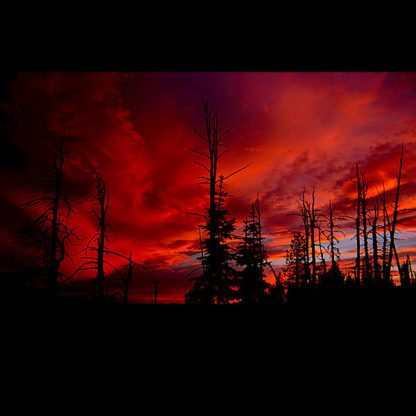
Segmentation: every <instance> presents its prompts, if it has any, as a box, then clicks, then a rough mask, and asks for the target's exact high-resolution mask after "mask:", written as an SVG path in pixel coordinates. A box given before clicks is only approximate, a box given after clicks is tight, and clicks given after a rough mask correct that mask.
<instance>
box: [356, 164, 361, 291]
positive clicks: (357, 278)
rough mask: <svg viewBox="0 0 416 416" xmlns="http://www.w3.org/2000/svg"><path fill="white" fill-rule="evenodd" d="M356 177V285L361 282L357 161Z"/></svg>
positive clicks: (358, 173) (359, 180) (359, 203)
mask: <svg viewBox="0 0 416 416" xmlns="http://www.w3.org/2000/svg"><path fill="white" fill-rule="evenodd" d="M355 173H356V178H357V217H356V219H355V236H356V243H357V257H356V261H355V279H356V283H357V285H360V284H361V240H360V217H361V178H360V172H359V168H358V163H357V164H356V165H355Z"/></svg>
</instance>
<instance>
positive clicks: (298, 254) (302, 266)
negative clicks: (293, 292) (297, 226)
mask: <svg viewBox="0 0 416 416" xmlns="http://www.w3.org/2000/svg"><path fill="white" fill-rule="evenodd" d="M306 251H307V248H306V238H305V235H304V234H303V233H301V232H299V231H295V232H293V233H292V241H291V242H290V248H289V249H287V250H286V256H285V257H286V260H285V261H286V267H285V268H284V272H285V274H286V276H287V279H288V281H289V285H290V286H291V287H295V288H298V287H306V286H307V285H308V280H307V279H308V264H307V256H306Z"/></svg>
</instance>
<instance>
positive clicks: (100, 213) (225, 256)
mask: <svg viewBox="0 0 416 416" xmlns="http://www.w3.org/2000/svg"><path fill="white" fill-rule="evenodd" d="M203 120H204V131H203V133H200V132H199V131H198V130H196V129H194V130H195V133H196V134H197V135H198V137H199V138H200V139H201V140H202V142H203V144H204V148H203V149H201V150H196V149H191V151H192V152H193V153H195V154H196V155H198V157H199V158H200V159H198V160H194V163H195V164H196V165H198V166H199V167H201V168H202V169H203V174H202V175H201V176H199V177H198V180H199V183H200V184H203V185H207V186H208V196H209V204H208V207H207V208H206V209H205V211H204V212H200V213H191V212H190V213H188V214H190V215H196V216H198V217H200V218H202V219H203V223H202V224H199V225H198V229H199V245H200V250H199V254H198V257H197V260H198V261H199V266H198V267H196V268H194V269H192V270H191V271H190V272H189V273H188V274H187V276H186V277H185V280H189V281H190V282H192V287H191V289H190V290H189V291H188V292H187V293H186V294H185V303H187V304H203V305H210V304H230V303H241V304H245V305H251V304H275V305H280V304H283V303H284V302H285V301H286V300H287V299H288V298H289V297H290V295H291V294H293V293H296V292H297V291H301V290H309V291H312V292H314V291H322V290H324V291H329V292H330V293H335V292H336V291H338V290H343V289H344V288H348V287H349V288H371V287H386V288H388V287H392V285H393V280H392V267H393V257H394V260H395V263H396V266H397V270H398V273H399V277H400V283H401V286H402V287H405V288H410V287H412V286H415V277H414V274H413V270H412V266H411V262H410V258H409V256H408V255H407V257H406V260H405V261H403V262H402V263H400V258H399V255H398V252H397V248H396V240H397V235H396V234H397V224H398V223H399V220H398V213H399V211H400V210H399V195H400V184H401V177H402V167H403V155H404V146H403V145H402V149H401V157H400V161H399V169H398V175H397V187H396V195H395V200H394V209H393V213H392V214H391V213H389V209H388V204H387V200H386V191H385V188H384V185H383V190H382V191H381V192H379V191H378V190H377V192H378V195H377V196H372V197H369V195H368V188H369V182H368V179H367V177H366V174H365V172H363V171H362V170H361V169H360V167H359V165H358V163H357V164H356V169H355V183H356V190H357V197H356V216H355V217H351V216H346V215H341V214H340V213H339V212H338V210H337V207H336V206H335V205H334V204H333V203H332V201H329V203H328V206H327V208H326V212H323V211H322V209H318V208H317V206H316V194H315V189H314V188H313V189H312V192H311V194H310V196H307V193H306V189H304V190H303V193H302V194H301V197H300V199H299V200H298V201H297V207H298V211H297V212H296V213H292V214H289V215H296V216H298V217H299V218H300V223H301V231H293V232H292V239H291V242H290V247H289V248H288V249H287V250H286V254H285V266H284V267H283V270H282V272H283V273H282V272H279V273H276V272H275V270H274V268H273V266H272V263H271V262H270V261H269V259H268V255H267V252H266V249H265V247H264V236H263V233H262V230H263V226H262V218H261V209H260V201H259V197H258V196H257V199H256V200H255V201H253V202H252V203H251V206H250V209H249V210H248V213H247V216H246V218H245V219H244V220H243V231H242V235H237V234H236V219H235V218H234V217H232V216H231V215H230V212H229V211H228V210H227V209H226V207H225V206H226V200H227V198H228V197H229V194H228V193H227V191H226V190H225V187H226V181H227V180H228V179H229V178H231V177H232V176H234V175H236V174H238V173H239V172H241V171H243V170H244V169H246V168H248V167H249V166H250V164H251V163H249V164H247V165H245V166H243V167H241V168H240V169H237V170H235V171H234V172H231V173H229V174H227V175H223V174H222V173H220V170H219V162H220V160H221V158H222V157H223V156H224V155H225V154H227V153H228V152H229V151H230V148H229V147H228V146H227V145H226V144H224V143H223V138H224V137H225V136H226V135H227V134H228V133H230V132H231V131H232V129H233V127H234V126H233V127H231V128H229V129H227V130H225V131H220V129H219V123H218V114H217V112H216V111H215V110H213V108H212V106H211V105H210V104H209V103H208V102H207V101H206V100H203ZM53 146H54V155H53V158H52V163H51V167H50V169H49V171H48V172H46V173H44V174H43V175H42V177H41V179H40V181H39V185H38V187H37V188H35V189H32V190H31V192H32V193H34V194H36V195H37V196H36V197H35V198H33V199H31V200H30V201H27V202H25V203H23V204H21V205H18V206H17V208H20V209H29V208H32V207H36V208H37V210H38V212H40V213H39V214H38V215H37V216H36V217H35V219H34V220H33V221H32V223H31V224H29V225H27V226H25V227H24V229H23V230H21V234H22V242H23V243H24V244H25V246H26V247H27V248H29V247H33V246H37V248H38V249H39V251H40V253H41V254H40V255H39V256H38V257H37V258H35V259H34V260H41V262H42V264H43V269H42V273H41V276H40V277H41V279H43V281H44V282H45V283H46V286H47V288H48V292H49V294H50V295H52V296H54V295H56V293H57V290H58V286H61V285H65V284H66V282H68V281H70V280H72V279H73V278H74V277H75V276H76V275H77V274H78V273H80V272H82V271H91V270H92V271H94V272H95V284H94V290H93V291H92V292H91V293H90V295H91V297H92V298H93V299H98V300H106V299H107V300H108V299H112V300H119V301H120V300H121V301H122V302H124V303H128V299H129V289H130V286H131V281H132V277H133V270H134V268H135V267H137V268H139V269H141V270H143V271H145V272H146V273H147V275H148V277H149V278H151V279H152V280H153V282H154V295H153V302H154V303H157V291H158V284H159V282H158V280H157V279H155V277H154V276H153V273H152V272H151V270H148V269H147V268H146V267H145V266H143V265H142V264H140V263H138V262H136V261H135V260H134V259H133V255H132V253H131V252H130V253H128V254H122V253H118V252H116V251H114V250H111V248H110V247H109V235H110V234H115V233H114V230H113V229H112V227H111V225H110V224H109V222H108V217H107V214H108V211H109V209H110V193H109V191H108V189H107V186H106V183H105V180H104V178H103V176H102V175H101V174H100V173H99V172H98V171H97V170H96V169H92V175H93V177H94V179H95V192H94V193H93V194H92V195H91V197H90V199H89V200H88V202H89V203H90V204H91V214H92V215H94V217H95V220H96V224H97V226H96V231H95V233H94V234H93V235H92V236H91V237H90V239H89V240H88V242H87V244H86V246H85V247H84V248H83V250H81V251H80V252H78V253H77V254H82V257H81V259H82V264H81V265H80V266H79V267H78V268H77V269H76V270H74V271H73V272H72V273H71V274H70V275H67V276H65V275H64V274H63V273H62V272H61V264H62V262H63V261H64V259H65V258H67V257H70V256H69V253H68V250H67V245H68V244H71V243H73V240H74V239H78V240H79V237H78V236H77V233H76V231H77V227H74V228H69V226H68V225H67V222H68V218H69V216H71V215H74V214H75V210H74V205H75V204H77V201H74V200H73V199H71V198H70V197H69V196H68V195H66V194H65V192H64V190H63V189H64V187H63V183H64V181H65V178H66V171H65V161H66V159H67V157H69V156H70V152H68V151H67V150H66V136H65V132H64V134H63V135H62V136H61V137H60V138H59V139H53ZM343 220H348V221H351V222H352V223H353V224H354V228H355V236H354V238H355V240H356V260H355V266H354V267H353V268H352V269H350V270H348V271H343V270H342V269H341V267H340V261H341V254H340V250H339V247H338V246H339V239H340V236H341V235H343V231H342V228H341V226H340V221H343ZM380 239H381V245H379V240H380ZM233 242H234V244H233ZM114 258H118V259H122V261H123V262H124V266H123V267H122V268H119V267H116V266H115V265H114V264H113V261H112V259H114ZM328 258H329V260H327V259H328ZM266 271H270V272H271V273H272V274H273V276H274V278H275V282H274V284H271V283H268V282H267V281H266ZM283 276H284V277H285V279H284V278H283Z"/></svg>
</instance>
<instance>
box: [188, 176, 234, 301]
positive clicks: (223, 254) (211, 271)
mask: <svg viewBox="0 0 416 416" xmlns="http://www.w3.org/2000/svg"><path fill="white" fill-rule="evenodd" d="M223 180H224V178H223V176H221V177H220V182H219V186H218V192H217V193H216V195H215V205H214V210H211V209H209V208H207V210H208V211H209V216H208V217H207V218H208V221H207V223H206V224H205V225H202V227H201V228H202V229H203V230H205V231H206V232H207V233H208V236H207V238H206V239H205V240H203V241H202V243H201V245H202V247H201V248H202V254H201V257H199V258H198V260H200V261H201V267H202V270H203V272H202V274H201V276H198V277H195V278H192V279H190V280H193V281H194V286H193V287H192V289H191V290H190V291H189V292H187V293H186V295H185V302H186V303H191V304H214V303H217V304H227V303H229V302H230V301H231V300H233V299H235V297H236V291H235V289H233V286H235V271H234V269H233V267H232V266H231V264H230V261H231V258H232V255H231V248H230V246H229V244H228V241H229V240H230V239H232V238H233V237H234V234H233V233H234V231H235V218H228V214H229V212H228V211H227V210H226V209H225V207H224V201H225V198H226V197H227V196H228V195H229V194H228V193H227V192H225V191H224V189H223Z"/></svg>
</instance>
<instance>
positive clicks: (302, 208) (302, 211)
mask: <svg viewBox="0 0 416 416" xmlns="http://www.w3.org/2000/svg"><path fill="white" fill-rule="evenodd" d="M305 192H306V190H305V188H303V193H302V197H301V200H300V201H298V202H297V204H298V208H299V214H295V215H300V217H301V218H302V223H303V229H304V235H305V254H306V261H305V273H304V275H305V281H306V283H310V276H311V271H310V259H309V239H310V238H309V236H310V223H309V215H308V209H307V202H306V200H305Z"/></svg>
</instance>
